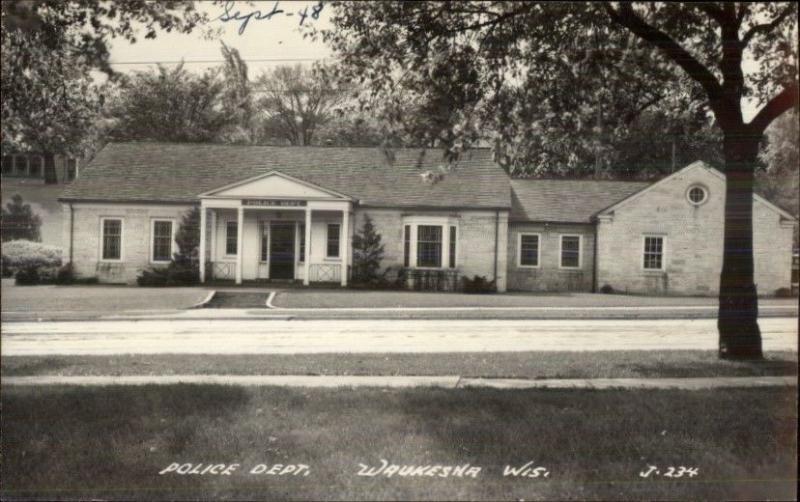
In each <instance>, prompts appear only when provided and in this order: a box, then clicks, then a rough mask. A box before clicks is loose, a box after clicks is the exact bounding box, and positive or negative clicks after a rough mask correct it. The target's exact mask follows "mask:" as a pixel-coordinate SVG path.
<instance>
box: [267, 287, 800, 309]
mask: <svg viewBox="0 0 800 502" xmlns="http://www.w3.org/2000/svg"><path fill="white" fill-rule="evenodd" d="M717 302H718V301H717V298H714V297H677V296H675V297H673V296H637V295H618V294H615V295H603V294H592V293H503V294H494V295H470V294H464V293H440V292H433V291H430V292H421V291H363V290H356V291H348V290H341V289H305V290H304V289H288V290H284V291H279V292H278V294H277V295H275V298H274V299H273V301H272V304H273V305H274V306H276V307H281V308H337V307H338V308H397V307H404V308H432V307H433V308H441V307H464V308H469V307H495V308H497V307H514V308H516V307H533V308H537V307H545V308H552V307H561V308H580V307H686V306H711V307H715V306H716V305H717ZM760 304H761V305H794V306H796V305H797V299H794V298H788V299H775V298H763V299H761V300H760Z"/></svg>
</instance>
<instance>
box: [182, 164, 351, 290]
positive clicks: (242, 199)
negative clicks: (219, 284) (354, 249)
mask: <svg viewBox="0 0 800 502" xmlns="http://www.w3.org/2000/svg"><path fill="white" fill-rule="evenodd" d="M199 199H200V246H199V256H198V258H199V262H200V280H201V282H205V281H206V280H207V279H217V280H219V279H223V280H225V279H227V280H233V281H234V282H235V283H236V284H241V283H242V281H245V280H285V281H293V280H302V281H303V284H304V285H309V284H310V283H311V282H338V283H340V284H341V285H342V286H346V285H347V281H348V278H349V277H348V276H349V269H350V264H351V254H352V253H351V249H350V247H351V235H352V211H353V203H354V200H353V199H352V198H350V197H348V196H346V195H344V194H341V193H338V192H335V191H331V190H328V189H326V188H324V187H320V186H317V185H314V184H312V183H308V182H306V181H303V180H299V179H297V178H293V177H291V176H288V175H286V174H284V173H281V172H278V171H270V172H268V173H265V174H262V175H259V176H256V177H253V178H248V179H246V180H243V181H240V182H238V183H234V184H231V185H226V186H223V187H220V188H218V189H215V190H212V191H209V192H206V193H203V194H200V196H199Z"/></svg>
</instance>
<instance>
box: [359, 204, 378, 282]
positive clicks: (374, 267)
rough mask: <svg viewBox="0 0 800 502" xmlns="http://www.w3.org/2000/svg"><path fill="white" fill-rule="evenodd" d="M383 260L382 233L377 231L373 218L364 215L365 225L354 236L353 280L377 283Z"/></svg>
mask: <svg viewBox="0 0 800 502" xmlns="http://www.w3.org/2000/svg"><path fill="white" fill-rule="evenodd" d="M381 260H383V244H382V243H381V235H380V234H379V233H377V232H376V231H375V225H373V224H372V218H370V216H369V215H368V214H367V215H364V225H363V226H362V227H361V230H359V231H358V232H357V233H356V234H355V235H354V236H353V282H355V283H360V284H371V283H375V282H376V281H378V280H379V279H380V277H379V275H378V271H379V270H380V268H381Z"/></svg>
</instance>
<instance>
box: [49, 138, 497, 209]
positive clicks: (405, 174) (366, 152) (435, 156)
mask: <svg viewBox="0 0 800 502" xmlns="http://www.w3.org/2000/svg"><path fill="white" fill-rule="evenodd" d="M421 155H422V151H421V150H419V149H398V150H395V151H394V156H395V159H394V161H392V162H390V161H389V160H388V159H387V157H386V155H385V154H384V153H383V152H381V151H380V150H379V149H378V148H338V147H270V146H235V145H213V144H187V143H182V144H179V143H150V142H147V143H144V142H142V143H110V144H108V145H107V146H106V147H105V148H103V149H102V150H101V151H100V152H99V153H98V154H97V156H96V157H95V158H94V160H92V162H91V163H90V164H89V165H88V166H86V167H84V168H83V169H81V172H80V176H79V179H78V180H76V181H75V182H74V183H73V184H72V185H70V186H68V187H67V188H66V189H65V190H64V192H63V195H62V197H61V199H62V200H95V201H164V202H190V201H195V200H197V196H198V194H201V193H204V192H208V191H211V190H213V189H215V188H219V187H222V186H225V185H228V184H231V183H235V182H237V181H241V180H244V179H247V178H250V177H253V176H257V175H259V174H262V173H266V172H269V171H273V170H277V171H280V172H282V173H284V174H288V175H289V176H293V177H295V178H298V179H301V180H305V181H308V182H310V183H314V184H316V185H319V186H321V187H323V188H328V189H330V190H333V191H336V192H339V193H342V194H345V195H348V196H350V197H353V198H355V199H358V200H360V201H361V204H364V205H372V206H392V207H403V206H428V207H476V208H510V207H511V190H510V186H509V178H508V176H507V175H506V174H505V172H504V171H503V170H502V168H500V167H499V166H498V165H497V164H495V163H494V162H493V161H492V159H491V154H490V152H489V151H488V150H472V151H469V152H467V154H466V155H465V158H464V159H462V160H460V161H459V162H458V163H457V164H456V165H455V166H454V168H453V169H452V170H451V171H450V172H449V173H447V174H446V176H445V177H444V179H443V180H442V181H439V182H437V183H426V182H423V180H422V177H421V174H422V172H424V171H425V170H428V169H434V170H435V169H437V168H439V166H444V165H446V163H445V162H444V161H443V160H442V157H441V154H440V153H439V152H438V151H434V150H428V151H427V152H425V154H424V156H421Z"/></svg>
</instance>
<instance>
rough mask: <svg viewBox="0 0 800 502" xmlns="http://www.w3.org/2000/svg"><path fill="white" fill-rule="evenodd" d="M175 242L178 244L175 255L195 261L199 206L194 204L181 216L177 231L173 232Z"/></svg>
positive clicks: (198, 244)
mask: <svg viewBox="0 0 800 502" xmlns="http://www.w3.org/2000/svg"><path fill="white" fill-rule="evenodd" d="M175 244H177V245H178V252H177V253H176V255H178V256H180V257H182V258H184V259H189V260H191V261H197V253H198V251H197V250H198V247H199V246H200V208H199V207H197V206H195V207H193V208H192V209H190V210H189V211H187V212H186V214H184V215H183V218H181V224H180V226H178V231H177V232H175Z"/></svg>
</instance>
